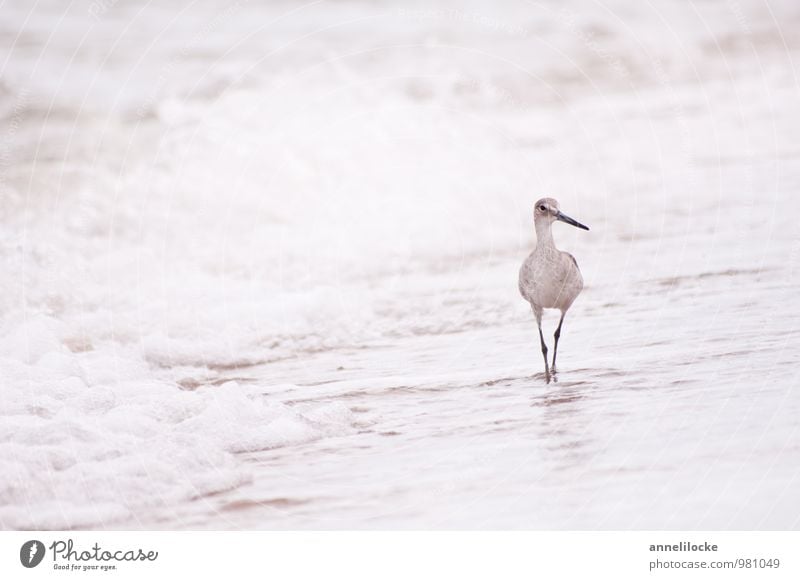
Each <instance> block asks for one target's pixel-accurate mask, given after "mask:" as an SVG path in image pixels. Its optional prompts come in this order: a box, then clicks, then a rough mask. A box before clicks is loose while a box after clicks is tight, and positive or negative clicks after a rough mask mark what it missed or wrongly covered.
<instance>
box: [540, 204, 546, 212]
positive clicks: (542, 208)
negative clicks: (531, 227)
mask: <svg viewBox="0 0 800 580" xmlns="http://www.w3.org/2000/svg"><path fill="white" fill-rule="evenodd" d="M546 209H547V208H546V207H545V206H544V205H540V206H539V210H540V211H545V210H546Z"/></svg>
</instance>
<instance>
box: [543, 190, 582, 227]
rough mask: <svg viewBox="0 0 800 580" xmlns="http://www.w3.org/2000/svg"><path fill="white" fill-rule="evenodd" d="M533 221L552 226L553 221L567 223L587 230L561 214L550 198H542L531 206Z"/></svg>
mask: <svg viewBox="0 0 800 580" xmlns="http://www.w3.org/2000/svg"><path fill="white" fill-rule="evenodd" d="M533 221H534V222H536V223H546V224H552V223H553V222H554V221H560V222H564V223H567V224H569V225H571V226H575V227H576V228H580V229H582V230H588V229H589V228H587V227H586V226H585V225H583V224H582V223H580V222H579V221H576V220H574V219H572V218H571V217H569V216H568V215H566V214H563V213H561V210H560V209H559V207H558V201H556V200H555V199H553V198H552V197H543V198H542V199H540V200H539V201H537V202H536V205H534V206H533Z"/></svg>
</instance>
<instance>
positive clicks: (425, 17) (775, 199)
mask: <svg viewBox="0 0 800 580" xmlns="http://www.w3.org/2000/svg"><path fill="white" fill-rule="evenodd" d="M28 10H30V8H29V6H28V5H27V4H26V3H21V2H20V3H18V4H17V5H13V4H12V5H11V6H9V7H8V14H9V16H8V18H7V19H5V20H4V22H5V24H4V25H3V27H2V28H0V40H1V41H2V43H3V46H4V47H5V49H6V50H7V58H6V59H5V64H4V65H3V67H4V68H3V69H2V71H3V76H2V79H3V84H2V85H1V86H0V91H2V92H1V93H0V94H1V95H2V107H3V108H2V110H1V111H0V115H2V123H3V126H2V138H3V140H2V146H3V149H2V158H0V161H2V174H1V175H0V186H2V195H3V204H2V207H1V208H0V255H2V260H3V262H2V263H3V268H4V269H3V275H2V277H0V282H1V283H2V287H0V290H1V291H2V292H0V375H1V376H2V387H3V397H2V399H0V417H1V418H2V420H1V421H0V526H2V527H3V528H95V527H107V528H125V529H128V528H134V529H136V528H154V527H155V528H245V529H247V528H285V529H291V528H308V529H314V528H548V529H550V528H564V529H574V528H578V529H610V528H611V529H628V528H639V529H653V528H674V529H702V528H705V529H709V528H714V529H794V528H797V527H798V524H799V523H800V492H798V489H800V485H798V483H800V481H799V480H800V444H798V441H800V438H798V435H799V433H798V420H797V417H798V414H799V413H798V412H800V396H798V390H797V387H798V383H799V382H800V381H799V380H798V379H799V378H800V377H799V376H798V369H800V354H799V353H800V349H799V348H798V347H800V329H799V328H798V326H799V324H798V323H799V322H800V310H798V308H797V306H796V294H797V285H798V284H797V282H798V265H800V236H799V235H798V229H797V226H796V215H797V213H798V209H800V202H798V197H797V195H796V193H797V191H798V188H800V150H798V148H797V139H796V135H797V132H798V129H800V115H799V114H798V112H797V107H796V102H797V98H798V96H800V90H798V78H797V74H796V70H795V68H794V63H796V62H800V60H798V59H800V54H799V53H798V45H797V42H796V39H797V38H800V35H797V34H795V32H796V31H797V29H798V27H800V11H798V9H797V8H796V7H795V6H794V5H793V3H792V2H785V3H777V4H775V3H771V4H770V10H767V9H766V7H764V6H762V5H761V4H760V3H733V4H731V3H727V2H721V1H720V2H707V3H703V5H702V6H691V7H689V6H686V7H684V6H679V5H673V4H671V3H669V4H667V3H664V4H656V5H652V6H638V5H628V4H625V3H622V2H619V3H613V4H612V5H610V7H609V8H608V9H605V8H603V7H595V8H588V7H585V6H582V7H581V9H580V10H579V9H578V5H577V4H575V5H574V6H573V5H572V4H559V5H558V6H550V5H548V4H536V5H530V4H528V3H516V2H508V3H506V4H504V5H503V8H502V9H497V11H496V12H492V13H488V12H485V10H487V9H486V8H485V7H482V5H481V4H480V3H475V4H463V3H461V4H458V5H457V6H456V5H454V6H452V7H450V8H442V9H441V10H439V9H437V10H431V9H430V8H427V7H426V6H424V5H420V7H418V8H410V7H408V8H405V9H402V10H401V9H396V8H393V7H391V6H389V5H384V4H383V3H379V2H378V3H355V2H353V3H351V2H342V3H330V4H329V3H317V4H311V5H300V4H294V3H288V2H287V3H276V4H271V6H270V7H269V8H265V7H262V6H250V5H235V6H234V7H232V8H227V9H223V8H220V7H218V6H217V5H216V4H214V3H210V2H209V3H194V4H192V5H191V6H190V5H188V4H187V5H180V4H175V5H172V6H170V7H163V6H162V7H156V6H148V7H146V8H141V7H138V6H137V5H134V4H128V3H127V2H117V3H114V4H113V5H109V6H106V5H102V6H101V5H100V4H98V5H96V6H95V13H87V12H86V11H85V8H80V7H79V8H75V7H73V8H71V9H69V10H68V11H67V12H62V11H63V10H64V8H63V7H62V6H60V5H59V4H57V3H53V4H52V5H45V6H43V7H41V6H40V7H38V8H37V9H36V10H37V12H36V13H34V14H32V15H31V18H27V16H28ZM98 10H99V11H100V13H96V12H97V11H98ZM129 24H130V26H129ZM544 195H547V196H552V197H556V198H558V199H559V200H560V202H561V206H562V208H563V209H564V211H565V212H566V213H568V214H569V215H571V216H573V217H575V218H576V219H578V220H580V221H581V222H583V223H586V224H587V225H589V226H590V227H591V231H590V232H583V231H579V230H577V229H574V228H569V227H568V226H566V225H564V224H556V226H555V227H554V237H555V240H556V243H557V245H558V246H559V247H560V248H562V249H565V250H568V251H570V252H571V253H572V254H574V255H575V256H576V258H577V260H578V262H579V264H580V266H581V269H582V272H583V276H584V279H585V280H586V288H585V289H584V291H583V293H582V294H581V296H580V297H579V298H578V300H577V301H576V303H575V304H574V306H573V308H572V309H571V310H570V312H569V314H568V316H567V319H566V321H565V324H564V330H563V335H562V339H561V342H560V345H559V347H560V348H559V373H558V375H557V382H552V383H550V384H548V383H547V382H546V381H545V380H544V376H543V373H542V371H543V364H542V361H541V354H540V352H539V346H538V337H537V335H536V329H535V323H534V321H533V316H532V314H531V312H530V309H529V307H528V306H527V305H526V304H525V303H524V302H523V301H522V300H521V298H520V297H519V295H518V294H517V270H518V267H519V265H520V264H521V262H522V260H523V259H524V258H525V256H526V255H527V253H528V252H529V251H530V249H531V248H532V246H533V244H534V243H535V241H534V233H533V227H532V223H531V221H532V220H531V207H532V204H533V202H534V201H535V200H536V199H537V198H539V197H542V196H544ZM556 322H557V319H556V316H555V315H554V314H552V313H549V316H548V315H547V314H546V320H545V324H546V328H547V335H548V337H551V335H552V332H553V330H554V329H555V324H556ZM550 342H551V343H552V339H551V338H550Z"/></svg>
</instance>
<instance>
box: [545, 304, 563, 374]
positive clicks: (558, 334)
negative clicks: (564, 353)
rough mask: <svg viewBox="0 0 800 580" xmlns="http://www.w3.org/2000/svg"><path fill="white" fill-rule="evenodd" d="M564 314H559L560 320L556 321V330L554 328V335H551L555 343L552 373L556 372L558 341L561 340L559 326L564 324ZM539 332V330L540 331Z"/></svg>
mask: <svg viewBox="0 0 800 580" xmlns="http://www.w3.org/2000/svg"><path fill="white" fill-rule="evenodd" d="M565 314H566V312H562V313H561V320H559V321H558V328H556V333H555V334H554V335H553V336H554V337H555V339H556V343H555V345H554V346H553V373H554V374H555V372H556V354H558V339H559V338H561V325H562V324H563V323H564V315H565ZM540 331H541V329H540Z"/></svg>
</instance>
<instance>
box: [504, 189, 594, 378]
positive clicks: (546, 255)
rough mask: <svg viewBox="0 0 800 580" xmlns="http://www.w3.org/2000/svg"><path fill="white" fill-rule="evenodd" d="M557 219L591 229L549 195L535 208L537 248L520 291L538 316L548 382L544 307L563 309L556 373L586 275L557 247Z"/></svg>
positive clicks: (522, 272)
mask: <svg viewBox="0 0 800 580" xmlns="http://www.w3.org/2000/svg"><path fill="white" fill-rule="evenodd" d="M555 221H562V222H565V223H568V224H570V225H572V226H575V227H576V228H581V229H582V230H588V229H589V228H587V227H586V226H585V225H583V224H582V223H580V222H577V221H575V220H574V219H572V218H571V217H569V216H567V215H564V214H563V213H561V210H559V208H558V202H557V201H556V200H554V199H552V198H550V197H545V198H543V199H540V200H539V201H537V202H536V205H535V206H534V208H533V224H534V226H535V227H536V247H535V248H534V250H533V252H531V254H530V255H529V256H528V257H527V258H526V259H525V261H524V262H523V263H522V267H521V268H520V269H519V293H520V294H522V297H523V298H524V299H525V300H527V301H528V302H530V305H531V308H532V309H533V315H534V316H535V317H536V326H538V327H539V341H540V342H541V343H542V356H544V374H545V377H546V379H547V382H548V383H549V382H550V367H549V366H548V365H547V344H545V342H544V335H543V334H542V310H544V309H545V308H555V309H557V310H560V311H561V319H560V320H559V321H558V328H557V329H556V332H555V334H554V335H553V336H554V338H555V346H554V347H553V365H552V369H553V374H555V372H556V354H557V353H558V339H559V338H560V337H561V325H562V324H563V323H564V316H565V315H566V314H567V310H569V307H570V306H572V303H573V302H574V301H575V298H577V297H578V294H580V293H581V290H583V276H581V271H580V269H579V268H578V262H577V261H576V260H575V258H574V257H573V256H572V254H568V253H567V252H562V251H561V250H559V249H558V248H556V245H555V243H554V242H553V232H552V225H553V222H555Z"/></svg>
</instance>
